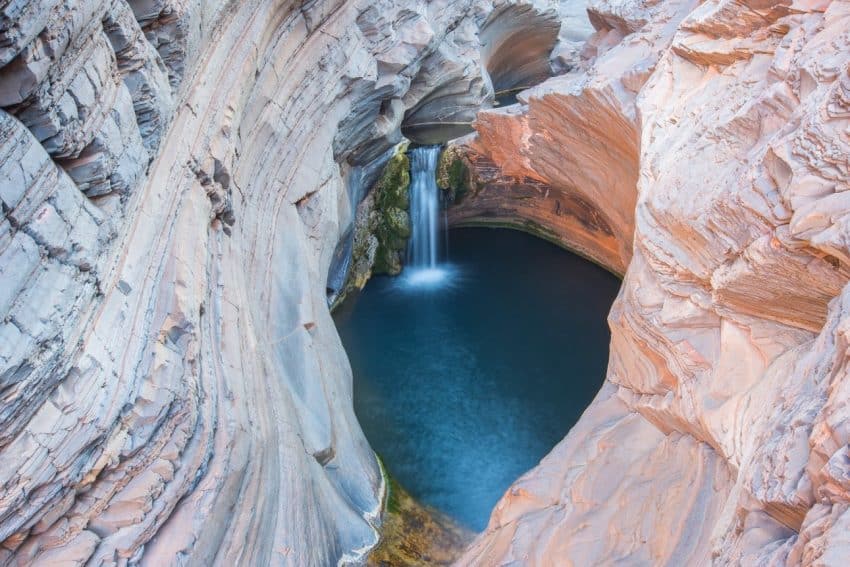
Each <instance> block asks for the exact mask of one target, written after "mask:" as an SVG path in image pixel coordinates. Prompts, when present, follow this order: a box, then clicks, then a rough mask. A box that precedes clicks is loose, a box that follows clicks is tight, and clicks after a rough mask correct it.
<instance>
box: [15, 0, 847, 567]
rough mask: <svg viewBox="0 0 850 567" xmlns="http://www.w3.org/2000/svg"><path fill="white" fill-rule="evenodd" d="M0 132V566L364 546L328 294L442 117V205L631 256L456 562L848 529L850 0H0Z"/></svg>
mask: <svg viewBox="0 0 850 567" xmlns="http://www.w3.org/2000/svg"><path fill="white" fill-rule="evenodd" d="M526 87H530V88H526ZM497 93H498V94H499V96H498V100H497V96H496V95H497ZM513 97H515V98H516V101H517V102H516V103H513ZM508 103H511V104H508ZM0 132H2V136H0V200H1V201H2V212H3V219H2V221H0V312H2V314H3V318H2V321H0V392H1V393H2V402H0V426H1V427H0V542H2V544H0V563H1V564H3V565H49V564H57V563H62V564H79V565H82V564H88V565H101V564H109V565H112V564H121V565H164V564H165V565H170V564H181V565H182V564H192V565H236V564H240V565H242V564H244V565H279V564H281V565H297V566H302V565H333V564H359V563H362V562H363V561H365V560H366V558H367V556H368V554H369V552H370V550H372V549H373V548H374V547H375V546H376V544H378V542H379V539H380V534H381V526H382V521H383V519H384V518H385V514H384V503H385V500H386V493H387V487H386V482H385V479H384V476H383V475H382V471H381V468H380V465H379V463H378V460H377V459H376V457H375V454H374V452H373V450H372V447H371V446H370V444H369V442H368V441H367V440H366V437H365V436H364V434H363V431H362V429H361V423H360V422H359V421H358V419H357V415H356V414H355V411H354V409H355V408H354V400H355V392H354V389H353V385H352V371H351V364H350V362H349V359H348V356H347V354H346V351H345V350H344V348H343V343H342V341H341V339H340V336H339V333H338V332H337V329H336V327H335V324H334V320H333V319H332V317H331V313H330V308H329V307H330V306H334V305H335V306H336V308H337V309H345V305H346V304H345V302H346V301H347V300H346V297H349V298H352V297H355V296H356V294H357V293H358V291H357V290H358V289H361V288H363V287H364V286H365V285H366V282H367V281H368V280H369V279H370V278H371V277H372V276H373V272H374V274H375V275H377V274H378V273H387V274H397V273H398V272H399V271H400V270H401V269H402V265H403V259H404V256H405V253H406V246H407V237H408V236H409V231H410V224H409V217H407V216H405V215H406V214H407V213H406V211H407V210H408V209H409V206H410V203H409V202H408V200H409V195H408V185H409V182H410V181H409V171H410V162H409V159H408V157H407V155H408V154H407V152H408V150H409V147H414V148H415V147H416V146H427V145H434V144H443V143H445V144H446V147H445V150H443V151H442V153H441V155H440V157H439V160H438V164H437V170H438V176H437V181H438V185H439V186H440V188H441V189H442V190H444V191H447V192H448V193H449V195H450V197H451V199H450V200H451V201H452V203H451V206H450V207H449V208H448V211H447V222H448V224H449V225H450V226H453V227H470V226H478V225H487V226H501V227H512V228H519V229H522V230H523V231H525V232H529V233H532V234H534V235H535V236H539V237H542V238H544V239H546V240H549V241H551V242H554V243H556V244H558V245H560V246H562V247H564V248H567V249H569V250H572V251H575V252H576V253H578V254H580V255H581V256H584V257H585V258H587V259H590V260H592V261H593V262H595V263H597V264H599V265H601V266H604V267H605V268H607V269H608V270H609V271H611V272H613V273H615V274H618V275H621V276H622V284H621V286H620V289H619V292H618V294H617V297H616V299H615V300H614V303H613V306H612V307H611V309H610V313H609V314H608V326H609V328H610V334H611V338H610V347H609V348H610V357H609V360H608V364H607V370H605V376H604V382H603V383H602V385H601V388H598V389H597V388H594V391H596V394H595V397H594V399H593V401H592V402H591V403H590V405H589V406H588V408H587V410H586V411H584V413H583V414H582V415H581V417H580V418H579V419H578V421H577V423H576V424H575V425H574V426H573V427H572V428H571V429H570V431H569V433H568V434H567V435H566V437H564V438H563V439H562V440H561V441H560V442H559V443H558V444H557V445H556V446H555V447H554V448H553V449H552V450H551V451H549V452H548V454H547V455H546V456H545V457H543V459H542V460H541V461H540V462H539V464H536V465H535V464H534V463H531V464H523V467H526V468H528V467H531V468H530V469H529V470H527V471H526V472H525V473H524V474H523V475H522V476H521V477H520V478H519V479H517V480H516V481H515V482H513V483H512V484H511V486H510V487H509V488H508V489H507V490H506V491H505V492H504V494H503V496H502V498H501V499H500V500H499V502H498V503H497V504H496V505H495V507H494V508H493V510H492V513H491V514H490V515H489V520H488V521H487V525H486V528H485V529H484V530H483V531H482V532H481V533H480V534H479V535H477V536H476V537H475V539H474V541H472V542H471V543H470V545H469V546H468V547H467V548H466V549H465V551H464V553H463V555H462V556H461V557H460V558H458V560H457V563H458V564H459V565H552V564H557V565H561V564H564V565H566V564H579V565H586V564H607V563H615V562H618V563H626V564H637V565H660V564H667V565H685V564H688V565H689V564H708V563H714V564H722V565H726V564H743V565H844V564H845V563H846V558H847V557H848V556H850V512H848V510H850V453H848V447H849V446H850V429H848V425H847V424H848V423H850V419H848V418H850V415H848V413H850V404H848V400H850V379H848V377H847V372H848V371H847V368H848V353H847V333H846V331H847V328H848V321H850V315H849V314H850V292H848V288H847V280H848V276H850V269H848V262H850V248H848V239H847V234H848V220H847V219H848V215H847V209H848V206H850V204H848V203H850V201H848V199H847V198H846V195H847V194H848V193H847V189H848V188H850V157H849V156H850V3H848V2H846V1H843V0H832V1H830V0H776V1H771V2H766V1H763V0H704V1H698V0H667V1H663V2H661V1H656V0H589V1H587V2H585V1H573V0H561V1H546V0H462V1H457V2H449V1H447V0H432V1H425V0H400V1H392V2H391V1H388V0H370V1H368V2H366V1H361V0H305V1H291V0H243V1H236V0H210V1H207V2H201V1H199V0H73V1H71V0H69V1H66V2H60V1H58V0H44V1H41V2H27V1H24V0H10V1H7V2H4V3H2V4H0ZM408 144H409V146H408ZM406 223H407V224H406ZM459 230H483V229H470V228H459ZM470 234H471V233H470ZM476 234H479V235H484V236H478V237H477V238H482V239H484V240H486V241H487V242H493V243H497V241H498V239H499V238H501V237H500V236H494V234H502V233H493V232H483V233H476ZM512 236H514V237H520V236H521V235H512ZM535 244H536V245H543V243H540V242H535ZM559 253H560V251H559ZM532 259H533V257H532ZM535 266H537V264H535ZM538 267H539V266H538ZM501 269H503V270H504V271H508V270H510V269H511V268H510V266H507V265H506V266H504V267H503V268H501ZM506 277H507V276H506ZM490 279H491V280H492V279H493V278H490ZM563 279H564V277H563V276H562V277H560V278H559V279H558V280H557V281H561V280H563ZM381 281H392V280H382V279H380V278H375V279H374V280H373V281H372V283H373V284H375V283H378V282H381ZM460 281H461V282H462V280H460ZM534 283H540V282H534ZM556 283H557V282H556ZM370 292H371V290H370V289H367V290H366V291H364V292H363V297H362V298H360V299H365V298H366V297H367V295H368V294H369V293H370ZM355 299H356V297H355ZM384 307H387V305H384ZM551 315H553V316H555V315H557V313H553V314H551ZM546 325H554V323H551V322H547V323H546ZM356 334H357V335H358V336H359V335H360V334H359V333H356ZM563 340H564V341H567V340H572V339H563ZM553 348H554V347H552V346H548V347H547V352H551V350H552V349H553ZM565 349H566V346H565ZM369 362H375V361H374V360H372V358H371V357H370V360H369ZM560 366H563V364H561V365H560ZM598 378H600V379H601V378H603V377H602V376H599V377H598ZM596 383H598V382H596ZM544 386H545V387H550V386H552V383H550V382H548V381H547V382H546V383H545V384H544V385H543V386H541V390H542V388H543V387H544ZM537 393H541V391H540V390H539V391H537ZM362 425H363V427H364V428H365V427H366V426H367V424H366V423H365V420H364V423H363V424H362ZM501 433H503V434H507V433H509V432H505V431H503V432H501ZM511 439H512V440H513V441H516V439H513V438H511ZM505 443H506V446H507V442H505ZM532 465H534V466H532Z"/></svg>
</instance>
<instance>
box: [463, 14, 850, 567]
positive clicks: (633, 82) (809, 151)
mask: <svg viewBox="0 0 850 567" xmlns="http://www.w3.org/2000/svg"><path fill="white" fill-rule="evenodd" d="M590 17H591V21H592V22H593V24H594V26H595V27H596V28H597V30H598V31H597V33H596V34H595V35H594V36H593V37H592V38H591V39H590V40H589V41H588V45H587V48H586V50H585V55H586V57H588V59H587V60H586V61H585V62H584V63H583V69H582V70H581V71H578V72H574V73H572V74H570V75H566V76H564V77H560V78H556V79H552V80H550V81H548V82H547V83H545V84H544V85H542V86H540V87H538V88H537V89H535V90H533V91H532V92H530V93H528V94H527V95H525V96H524V97H522V98H524V99H525V100H527V103H528V104H527V106H523V107H519V108H517V109H515V110H513V109H512V110H510V111H509V110H504V111H490V112H487V113H482V115H480V116H479V124H478V126H477V128H478V130H479V136H478V139H477V140H475V141H474V142H473V147H474V148H475V149H476V151H478V152H480V153H481V154H483V155H485V156H487V157H488V158H489V159H490V160H491V161H493V162H495V163H497V164H498V165H499V166H500V168H501V172H502V174H504V175H513V176H525V177H529V178H532V179H535V180H537V181H539V182H541V183H545V184H547V185H549V186H551V187H552V188H553V190H554V189H555V188H557V190H559V191H562V192H575V193H579V194H582V195H584V196H585V197H586V198H587V199H588V200H589V201H590V202H591V203H593V204H594V205H595V207H596V208H597V209H599V210H601V211H604V212H606V214H608V216H609V218H610V219H611V222H610V225H611V226H612V227H616V230H615V233H616V234H617V236H618V239H620V243H621V244H623V245H625V246H624V248H623V249H622V250H623V254H624V255H623V256H622V260H623V261H628V256H626V253H628V255H629V256H631V261H630V262H629V263H628V269H627V272H626V275H625V279H624V282H623V289H622V291H621V293H620V296H619V297H618V299H617V301H616V303H615V305H614V307H613V309H612V312H611V315H610V319H609V320H610V324H611V327H612V331H613V338H612V345H611V359H610V366H609V370H608V380H607V383H606V386H605V387H604V388H603V390H602V391H601V392H600V394H599V396H598V398H597V399H596V401H595V402H594V403H593V404H592V405H591V407H590V408H589V409H588V410H587V412H586V413H585V415H584V416H583V418H582V420H581V421H580V422H579V424H578V425H577V426H576V427H575V428H574V429H573V431H572V432H571V433H570V434H569V436H568V437H567V438H566V439H565V440H564V441H563V442H562V443H561V444H560V445H559V446H558V447H556V448H555V449H554V450H553V451H552V453H551V454H550V455H549V456H547V457H546V458H545V459H544V460H543V461H542V462H541V464H540V465H539V466H538V467H537V468H535V469H534V470H532V471H530V472H529V473H527V474H526V475H525V476H524V477H523V478H522V479H520V480H519V481H518V482H517V483H516V484H515V485H514V486H513V487H512V488H511V489H509V490H508V492H507V493H506V495H505V497H504V499H503V500H502V502H501V503H500V504H499V505H498V506H497V508H496V510H495V511H494V514H493V516H492V518H491V521H490V525H489V527H488V529H487V531H486V533H484V534H483V535H482V536H481V537H479V539H478V540H477V541H476V542H475V543H474V544H473V546H472V547H471V549H470V550H469V551H468V552H467V554H466V555H465V557H464V558H463V560H462V561H461V563H462V564H484V565H506V564H522V565H533V564H539V565H548V564H575V565H590V564H606V563H613V562H623V563H626V564H667V565H692V564H708V563H715V564H744V565H785V564H791V565H797V564H805V565H843V564H845V563H846V561H847V558H848V557H850V538H848V535H847V534H848V531H847V528H848V525H849V524H848V523H849V522H850V513H848V509H850V484H848V478H850V465H848V463H850V455H848V441H850V430H848V427H847V424H848V423H850V415H848V399H850V398H848V396H850V391H848V387H850V386H848V384H850V380H849V379H848V377H847V365H848V355H847V336H846V335H847V325H848V321H850V290H848V288H847V286H846V284H847V279H848V275H850V271H848V260H850V257H848V252H850V249H848V242H847V236H846V235H847V234H848V230H850V223H848V212H847V211H848V208H847V202H848V201H847V198H846V197H845V196H844V195H846V194H847V190H848V189H850V162H849V161H848V160H850V138H848V132H850V35H848V30H850V4H848V3H847V2H790V1H785V2H770V3H765V2H748V1H745V2H733V1H723V0H717V1H708V2H703V3H701V4H698V3H696V2H681V1H673V2H661V3H643V2H593V3H592V4H591V7H590ZM556 108H560V109H561V112H559V113H557V114H556V113H555V112H554V111H553V110H554V109H556ZM550 109H552V110H550ZM545 110H549V112H547V113H544V111H545ZM578 121H584V126H583V127H582V128H578V127H577V126H576V124H577V122H578ZM580 133H584V134H585V136H584V137H582V136H581V135H580ZM556 159H558V160H560V164H561V167H560V168H558V167H556V166H557V163H558V162H556V161H555V160H556ZM539 193H541V194H543V193H544V191H543V190H541V191H539ZM550 194H551V193H550ZM481 195H482V196H484V195H485V191H482V193H481ZM539 202H540V205H539V206H540V207H549V208H551V206H552V203H551V201H545V200H544V199H543V198H540V199H539ZM629 203H632V204H633V205H634V206H627V205H628V204H629ZM474 204H475V201H474V200H471V201H470V202H469V205H468V206H470V207H471V206H474ZM462 206H463V205H462ZM550 224H551V226H552V227H553V229H555V230H557V227H558V226H564V227H568V225H566V224H564V225H560V224H558V223H550ZM632 227H634V238H633V242H634V246H633V248H632V246H631V245H629V243H630V242H631V229H632ZM623 239H624V240H623ZM615 259H616V258H615ZM611 262H612V265H614V266H615V267H616V264H614V260H612V261H611ZM565 372H568V370H566V369H565Z"/></svg>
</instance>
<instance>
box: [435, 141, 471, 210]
mask: <svg viewBox="0 0 850 567" xmlns="http://www.w3.org/2000/svg"><path fill="white" fill-rule="evenodd" d="M437 187H439V188H440V189H443V190H444V191H449V197H450V200H451V202H453V203H460V202H461V201H462V200H463V198H464V197H465V196H466V194H467V193H468V192H469V188H470V170H469V167H468V166H467V165H466V161H464V158H463V153H462V151H461V150H460V149H459V148H458V146H449V147H447V148H446V149H444V150H443V151H442V152H441V153H440V159H439V162H438V163H437Z"/></svg>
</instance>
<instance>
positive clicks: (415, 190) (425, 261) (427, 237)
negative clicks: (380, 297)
mask: <svg viewBox="0 0 850 567" xmlns="http://www.w3.org/2000/svg"><path fill="white" fill-rule="evenodd" d="M409 157H410V225H411V236H410V242H409V244H408V250H407V266H406V267H405V280H406V281H407V282H408V283H410V284H411V285H428V284H435V283H438V282H440V281H442V280H443V279H445V277H446V275H447V274H448V270H447V267H446V266H445V265H441V264H440V261H439V257H440V250H439V246H440V240H441V239H440V230H441V226H440V225H441V222H440V221H441V214H440V189H439V188H438V187H437V179H436V175H437V160H438V159H439V157H440V146H420V147H416V148H413V149H411V150H410V152H409Z"/></svg>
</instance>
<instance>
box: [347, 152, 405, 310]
mask: <svg viewBox="0 0 850 567" xmlns="http://www.w3.org/2000/svg"><path fill="white" fill-rule="evenodd" d="M407 146H408V143H407V142H404V143H402V144H399V145H398V146H396V148H395V151H394V152H393V155H392V157H391V158H390V159H389V161H388V162H387V164H386V165H385V166H384V170H383V172H382V173H381V177H380V179H378V181H377V182H376V183H375V185H374V186H373V187H372V190H371V191H369V193H368V194H367V195H366V198H364V199H363V201H362V202H361V203H360V204H359V205H358V207H357V211H356V213H355V219H354V236H353V239H354V240H353V243H352V248H351V262H350V264H349V267H348V273H347V274H346V278H345V284H344V285H343V286H342V289H341V290H340V292H339V294H338V295H337V297H336V299H335V300H334V303H333V305H332V306H331V310H333V309H335V308H336V307H337V306H339V305H341V304H342V302H343V301H344V300H345V298H346V297H347V296H348V295H349V294H350V293H351V292H352V291H357V290H361V289H363V287H364V286H365V285H366V282H368V281H369V278H371V277H372V274H389V275H397V274H398V273H399V272H401V258H402V253H403V251H404V250H405V249H406V248H407V240H408V239H409V238H410V215H409V214H408V209H409V208H410V198H409V196H408V191H409V189H410V160H409V159H408V157H407V153H406V152H407Z"/></svg>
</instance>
